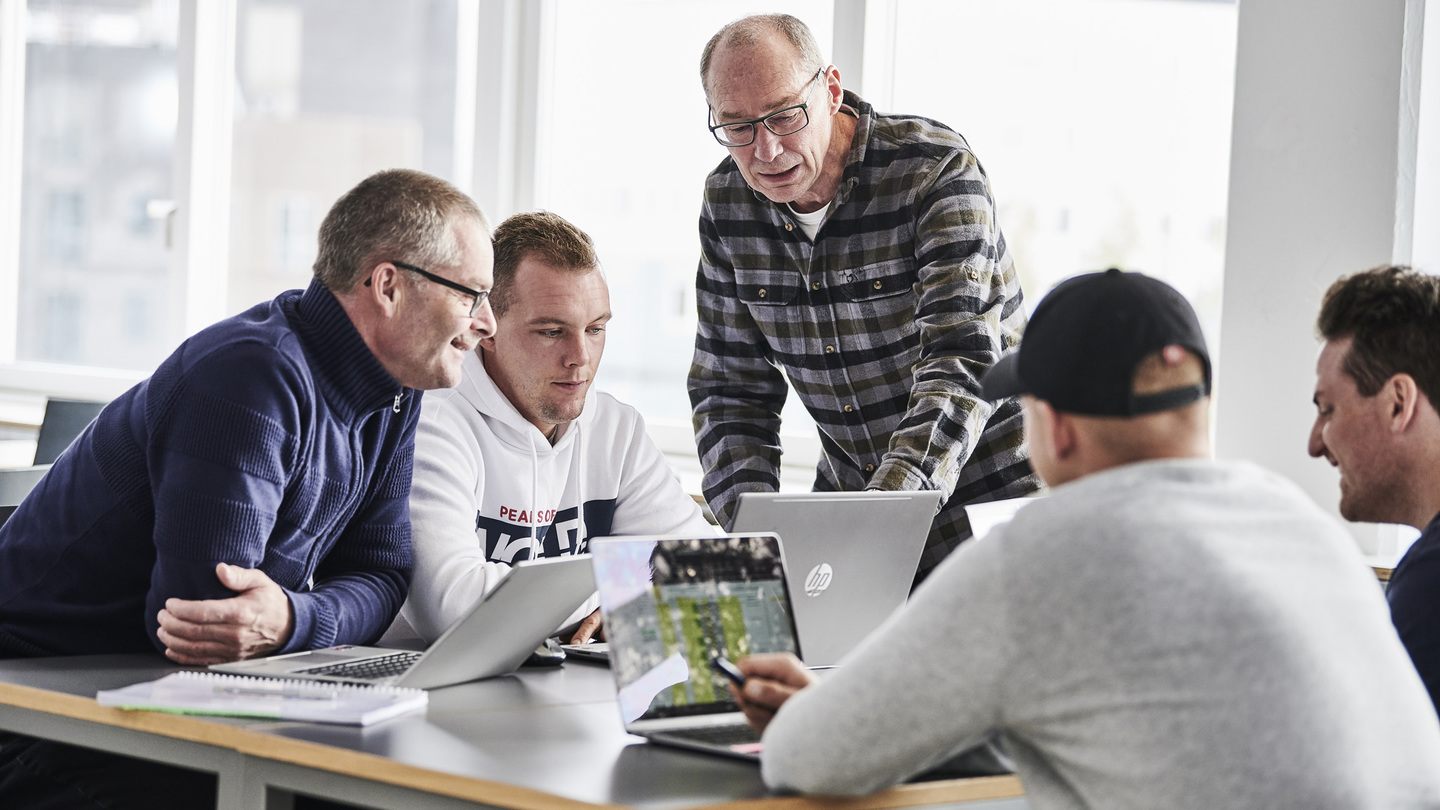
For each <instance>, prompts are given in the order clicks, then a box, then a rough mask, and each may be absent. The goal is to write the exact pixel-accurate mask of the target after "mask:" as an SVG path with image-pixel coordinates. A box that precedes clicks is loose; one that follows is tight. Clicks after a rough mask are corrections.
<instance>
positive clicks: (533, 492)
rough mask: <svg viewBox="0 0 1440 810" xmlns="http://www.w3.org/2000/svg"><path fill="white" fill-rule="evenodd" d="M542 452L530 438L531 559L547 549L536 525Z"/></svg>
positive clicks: (536, 558) (537, 557) (537, 520)
mask: <svg viewBox="0 0 1440 810" xmlns="http://www.w3.org/2000/svg"><path fill="white" fill-rule="evenodd" d="M539 511H540V454H539V453H537V452H536V451H535V439H534V438H533V437H532V438H531V439H530V519H529V520H528V521H526V522H527V523H529V524H530V559H532V560H538V559H540V556H541V554H542V553H543V552H544V551H545V549H544V548H542V547H540V538H539V537H537V536H536V535H538V534H539V532H538V531H537V530H536V526H537V525H538V524H539V521H540V515H539Z"/></svg>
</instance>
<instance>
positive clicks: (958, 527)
mask: <svg viewBox="0 0 1440 810" xmlns="http://www.w3.org/2000/svg"><path fill="white" fill-rule="evenodd" d="M700 72H701V80H702V83H703V84H704V87H705V94H706V98H707V100H708V101H709V104H710V115H711V124H712V126H711V127H710V130H711V132H712V133H713V134H714V135H715V138H716V140H718V141H719V142H720V143H721V144H722V145H724V146H726V147H727V149H728V150H729V152H730V155H729V157H728V158H727V159H726V160H724V161H723V162H722V163H721V164H720V165H719V166H718V167H717V168H716V169H715V170H714V171H713V172H712V173H711V174H710V176H709V177H708V178H707V180H706V183H705V202H704V207H703V209H702V211H701V215H700V245H701V255H700V268H699V272H698V273H697V275H696V282H695V284H696V293H697V305H698V310H699V328H698V332H697V334H696V338H695V359H694V363H693V365H692V366H691V369H690V378H689V389H690V402H691V405H692V406H693V408H694V424H695V436H696V443H697V444H698V447H699V453H700V463H701V466H702V467H703V469H704V471H705V479H704V488H705V497H706V499H707V501H708V502H709V504H710V507H711V509H712V511H713V512H714V513H715V516H716V517H717V518H718V519H719V520H720V522H721V523H722V524H723V525H725V526H729V525H730V522H731V519H732V518H733V516H734V511H735V505H736V503H737V499H738V497H739V495H740V493H742V492H751V491H761V492H768V491H774V490H776V489H778V488H779V465H780V453H781V448H780V435H779V430H780V410H781V406H782V405H783V404H784V402H785V397H786V393H787V383H786V378H788V379H789V385H793V386H794V387H795V390H796V392H797V393H798V394H799V395H800V398H801V401H802V402H803V403H804V405H805V408H806V409H807V410H808V411H809V412H810V415H811V416H812V417H813V418H814V420H815V423H816V426H817V428H818V429H819V433H820V444H821V448H822V455H821V458H820V463H819V467H818V469H817V471H816V477H815V489H816V490H821V491H851V490H861V489H880V490H914V489H938V490H941V491H942V492H944V493H945V496H946V497H945V498H944V499H943V500H944V503H943V505H942V507H941V510H940V514H939V515H938V516H937V517H936V520H935V523H934V525H933V527H932V528H931V533H930V537H929V539H928V541H927V543H926V548H925V552H924V554H923V556H922V557H921V561H920V567H919V571H918V573H917V577H916V581H917V582H918V581H919V580H921V579H923V578H924V576H925V575H926V574H927V573H928V572H929V570H930V569H932V568H933V567H934V566H935V565H936V564H937V563H939V562H940V561H941V560H942V559H944V557H945V555H946V554H948V553H949V552H950V551H952V550H953V549H954V548H955V547H956V546H958V545H959V544H960V542H961V541H963V540H965V539H967V538H968V537H969V536H970V524H969V521H968V520H967V519H966V516H965V512H964V508H963V507H964V505H965V504H968V503H976V502H981V501H990V500H997V499H1001V498H1010V497H1016V496H1020V495H1024V494H1026V493H1029V492H1032V491H1034V490H1035V489H1036V488H1037V486H1038V482H1037V480H1036V478H1035V476H1034V474H1033V472H1032V471H1031V469H1030V463H1029V460H1028V457H1027V455H1026V450H1025V447H1024V444H1023V438H1024V436H1023V433H1022V427H1021V417H1020V407H1019V404H1018V403H1017V402H1016V401H1014V400H1006V401H1002V402H1000V403H998V404H995V405H992V404H990V403H987V402H986V401H985V400H984V399H983V398H981V397H980V395H979V383H978V379H979V377H980V375H981V374H982V373H983V372H984V371H985V369H987V368H989V367H990V365H991V364H993V363H994V362H995V361H996V359H997V358H999V357H1000V355H1001V354H1002V353H1003V352H1005V351H1006V350H1007V349H1010V348H1012V347H1014V346H1015V345H1016V344H1017V343H1018V342H1019V340H1020V334H1021V332H1022V331H1023V330H1024V327H1025V312H1024V309H1023V308H1022V306H1021V293H1020V283H1019V279H1018V277H1017V276H1016V273H1015V268H1014V264H1013V263H1012V261H1011V258H1010V254H1009V252H1008V251H1007V250H1006V247H1005V238H1004V236H1002V235H1001V233H1000V228H999V225H998V224H997V223H996V222H995V208H994V202H993V201H992V199H991V197H990V188H989V182H988V180H987V178H986V176H985V173H984V171H983V170H982V169H981V167H980V164H979V162H978V161H977V160H976V158H975V155H974V154H973V153H972V152H971V151H970V148H969V145H968V144H967V143H966V142H965V139H964V138H962V137H960V135H958V134H957V133H955V132H954V131H952V130H950V129H948V128H947V127H945V126H944V125H942V124H939V123H937V122H935V121H931V120H928V119H924V118H918V117H915V116H902V115H879V114H877V113H876V112H875V111H874V110H873V109H872V108H871V106H870V105H869V104H867V103H865V102H864V101H863V100H861V99H860V97H859V96H856V95H855V94H854V93H850V92H846V91H844V90H843V89H842V88H841V85H840V72H839V71H838V70H837V69H836V68H835V67H834V66H833V65H832V66H827V64H826V62H825V61H824V60H823V58H822V57H821V55H820V51H819V48H818V46H817V45H816V44H815V39H814V36H813V35H812V34H811V33H810V31H809V29H808V28H807V27H806V26H805V24H804V23H803V22H801V21H800V20H798V19H795V18H794V17H790V16H789V15H763V16H756V17H747V18H744V19H741V20H738V21H736V22H733V23H731V24H729V25H727V26H726V27H725V28H722V29H721V30H720V32H719V33H717V34H716V35H715V36H714V37H713V38H712V39H711V40H710V42H709V44H708V45H706V47H705V52H704V55H703V57H702V59H701V67H700ZM782 371H783V374H782Z"/></svg>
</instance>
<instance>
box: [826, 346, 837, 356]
mask: <svg viewBox="0 0 1440 810" xmlns="http://www.w3.org/2000/svg"><path fill="white" fill-rule="evenodd" d="M825 353H826V354H834V353H835V347H834V346H826V347H825Z"/></svg>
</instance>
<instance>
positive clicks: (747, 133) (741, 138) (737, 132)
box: [710, 67, 825, 147]
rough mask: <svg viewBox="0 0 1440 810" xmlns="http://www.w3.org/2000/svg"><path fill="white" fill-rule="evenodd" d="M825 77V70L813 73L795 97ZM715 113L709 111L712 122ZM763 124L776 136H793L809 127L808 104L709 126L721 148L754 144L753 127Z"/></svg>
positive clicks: (806, 91)
mask: <svg viewBox="0 0 1440 810" xmlns="http://www.w3.org/2000/svg"><path fill="white" fill-rule="evenodd" d="M824 75H825V68H823V67H822V68H820V69H819V70H817V71H815V75H814V76H811V77H810V81H808V82H805V85H804V86H803V87H801V88H800V92H799V93H796V95H798V96H801V97H802V98H803V97H804V96H805V94H806V93H808V92H809V91H810V85H812V84H814V83H815V80H816V79H818V78H820V77H821V76H824ZM714 116H715V111H714V110H711V111H710V118H711V120H712V121H713V120H714ZM756 124H764V125H765V128H766V129H768V130H770V131H771V132H773V133H775V134H776V135H794V134H795V133H797V132H799V131H800V130H802V129H804V128H805V127H807V126H809V125H810V103H809V102H808V101H802V102H800V103H799V104H794V105H791V106H789V107H782V108H781V109H778V110H776V111H775V112H772V113H770V114H769V115H762V116H760V117H759V118H751V119H750V120H748V121H730V122H728V123H724V124H714V125H711V126H710V134H711V135H714V136H715V140H717V141H719V142H720V145H721V146H727V147H730V146H749V145H750V144H752V143H754V142H755V125H756Z"/></svg>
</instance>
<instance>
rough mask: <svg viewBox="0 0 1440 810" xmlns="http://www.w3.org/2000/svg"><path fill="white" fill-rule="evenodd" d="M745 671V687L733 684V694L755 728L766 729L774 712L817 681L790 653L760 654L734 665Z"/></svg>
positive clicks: (761, 730) (731, 687)
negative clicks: (738, 687)
mask: <svg viewBox="0 0 1440 810" xmlns="http://www.w3.org/2000/svg"><path fill="white" fill-rule="evenodd" d="M735 665H736V666H737V667H739V668H740V671H741V672H743V673H745V688H744V689H736V688H735V686H734V685H733V684H732V685H731V686H730V694H731V695H733V696H734V697H735V702H736V703H738V704H740V711H742V712H744V713H745V719H746V720H749V721H750V725H751V726H753V727H754V728H755V730H756V731H760V732H763V731H765V727H766V726H768V725H770V721H771V720H774V719H775V712H777V711H779V710H780V707H781V706H782V705H784V703H785V701H787V700H789V699H790V697H791V696H792V695H794V694H795V693H796V692H799V691H800V690H801V689H804V688H805V687H807V686H809V685H811V684H812V683H814V682H815V676H813V675H811V674H810V670H808V669H806V668H805V665H804V664H801V663H800V660H799V659H798V658H796V657H795V656H793V655H791V654H790V653H761V654H760V655H752V656H750V657H749V658H742V659H741V660H740V661H738V662H737V663H736V664H735Z"/></svg>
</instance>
